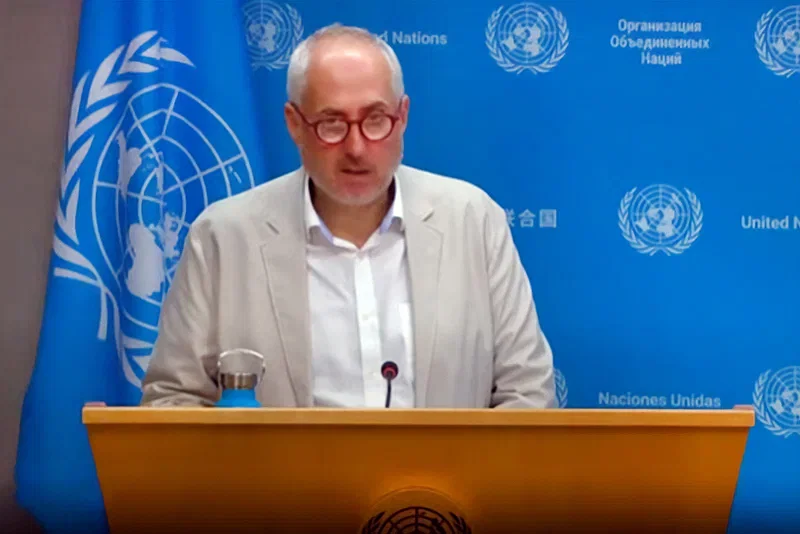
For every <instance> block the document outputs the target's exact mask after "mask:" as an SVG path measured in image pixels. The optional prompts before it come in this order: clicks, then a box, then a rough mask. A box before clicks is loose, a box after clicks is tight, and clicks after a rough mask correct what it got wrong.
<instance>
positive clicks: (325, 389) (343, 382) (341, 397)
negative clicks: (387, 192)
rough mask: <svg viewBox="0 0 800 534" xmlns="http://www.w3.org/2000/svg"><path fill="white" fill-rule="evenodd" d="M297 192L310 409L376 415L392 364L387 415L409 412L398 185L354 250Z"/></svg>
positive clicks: (410, 360)
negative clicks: (301, 205)
mask: <svg viewBox="0 0 800 534" xmlns="http://www.w3.org/2000/svg"><path fill="white" fill-rule="evenodd" d="M308 181H309V179H308V177H306V186H305V220H306V231H307V234H306V235H307V239H308V244H307V264H308V296H309V304H310V306H309V308H310V311H311V349H312V362H313V384H314V385H313V396H314V405H315V406H327V407H366V408H379V407H383V406H385V402H386V388H387V384H386V380H385V379H384V378H383V376H382V375H381V365H382V364H383V363H384V362H385V361H388V360H391V361H393V362H395V363H396V364H397V367H398V370H399V373H398V376H397V377H396V378H395V379H394V380H393V381H392V395H391V407H393V408H411V407H414V353H413V341H412V340H413V337H412V320H411V313H412V307H411V298H410V291H409V281H408V264H407V260H406V244H405V234H404V227H403V203H402V199H401V195H400V189H399V183H398V180H395V181H394V185H395V197H394V203H393V204H392V206H391V207H390V209H389V211H388V213H387V215H386V217H385V218H384V220H383V222H382V223H381V226H380V228H378V230H376V231H375V233H374V234H372V236H370V238H369V240H368V241H367V242H366V243H365V244H364V246H363V247H362V248H361V249H358V248H357V247H356V246H355V245H354V244H353V243H350V242H349V241H346V240H344V239H340V238H338V237H335V236H333V235H332V234H331V233H330V230H329V229H328V228H327V227H326V226H325V223H324V222H322V220H321V219H320V218H319V215H318V214H317V212H316V210H315V209H314V206H313V204H312V203H311V195H310V192H309V183H308Z"/></svg>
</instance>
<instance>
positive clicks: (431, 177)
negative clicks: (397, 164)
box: [401, 165, 502, 215]
mask: <svg viewBox="0 0 800 534" xmlns="http://www.w3.org/2000/svg"><path fill="white" fill-rule="evenodd" d="M401 172H402V176H403V178H404V186H405V187H408V188H409V189H411V194H412V195H413V196H414V197H416V198H419V199H423V200H424V201H426V202H427V203H429V204H430V205H431V206H432V207H435V208H445V209H452V210H454V211H457V212H459V213H460V214H467V213H469V212H472V213H475V214H477V215H485V214H487V213H497V212H498V211H502V208H500V206H499V204H498V203H497V202H496V201H495V200H494V199H493V198H492V197H491V196H490V195H489V193H488V192H486V191H485V190H484V189H482V188H481V187H479V186H478V185H476V184H474V183H472V182H469V181H467V180H465V179H463V178H459V177H456V176H451V175H445V174H439V173H435V172H431V171H427V170H423V169H419V168H415V167H410V166H407V165H403V166H402V167H401Z"/></svg>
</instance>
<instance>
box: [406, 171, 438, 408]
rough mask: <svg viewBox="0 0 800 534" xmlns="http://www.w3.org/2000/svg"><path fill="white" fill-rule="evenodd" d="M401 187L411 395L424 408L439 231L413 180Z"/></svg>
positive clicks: (431, 352) (431, 353)
mask: <svg viewBox="0 0 800 534" xmlns="http://www.w3.org/2000/svg"><path fill="white" fill-rule="evenodd" d="M398 175H399V173H398ZM401 191H402V194H403V204H404V206H408V208H407V210H408V214H407V215H406V250H407V253H408V270H409V277H410V284H411V300H412V305H413V307H412V309H413V310H414V311H413V317H414V321H413V324H414V357H415V365H414V374H415V382H416V387H415V389H416V394H415V397H416V405H417V406H418V407H421V408H424V407H425V406H426V403H427V396H428V384H429V378H430V370H431V364H432V362H433V357H434V340H435V337H436V326H437V323H436V319H437V316H438V309H437V303H438V302H439V298H438V292H439V264H440V262H441V255H442V234H441V232H440V231H439V230H437V229H436V228H435V227H434V226H433V225H432V224H430V223H429V222H428V218H429V217H430V216H431V214H432V213H433V207H432V205H431V204H430V203H429V202H428V200H427V199H425V198H424V197H422V196H420V195H417V191H416V189H415V188H414V183H413V181H411V180H408V179H404V180H403V183H402V187H401Z"/></svg>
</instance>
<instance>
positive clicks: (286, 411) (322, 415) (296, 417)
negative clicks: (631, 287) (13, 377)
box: [83, 406, 755, 428]
mask: <svg viewBox="0 0 800 534" xmlns="http://www.w3.org/2000/svg"><path fill="white" fill-rule="evenodd" d="M83 423H84V424H86V425H105V424H123V425H124V424H137V425H141V424H170V425H176V424H177V425H180V424H191V425H204V424H207V425H282V426H287V425H288V426H291V425H303V426H307V425H322V426H325V425H348V426H361V425H372V426H375V425H379V426H409V425H411V426H439V427H441V426H494V427H497V426H516V427H519V426H557V427H564V426H582V427H586V426H611V427H620V426H622V427H731V428H743V427H752V426H753V425H754V424H755V413H754V411H753V410H751V409H733V410H665V409H654V410H649V409H623V410H615V409H571V408H570V409H546V410H525V409H513V410H511V409H508V410H501V409H429V408H417V409H334V408H299V409H298V408H255V409H254V408H241V409H239V408H209V407H159V408H153V407H106V406H86V407H84V408H83Z"/></svg>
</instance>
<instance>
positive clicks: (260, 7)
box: [242, 0, 303, 70]
mask: <svg viewBox="0 0 800 534" xmlns="http://www.w3.org/2000/svg"><path fill="white" fill-rule="evenodd" d="M242 11H243V12H244V31H245V36H246V39H247V51H248V54H249V55H250V65H251V66H252V67H253V70H258V69H259V68H262V67H263V68H265V69H268V70H276V69H281V68H283V67H285V66H287V65H288V64H289V59H290V58H291V56H292V52H293V51H294V49H295V47H296V46H297V44H298V43H299V42H300V41H301V40H302V39H303V20H302V19H301V18H300V14H299V13H298V12H297V10H296V9H295V8H293V7H292V6H290V5H289V4H284V6H283V7H281V6H279V5H278V4H276V3H275V2H270V1H269V0H251V1H250V2H247V3H246V4H245V5H244V6H243V7H242Z"/></svg>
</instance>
